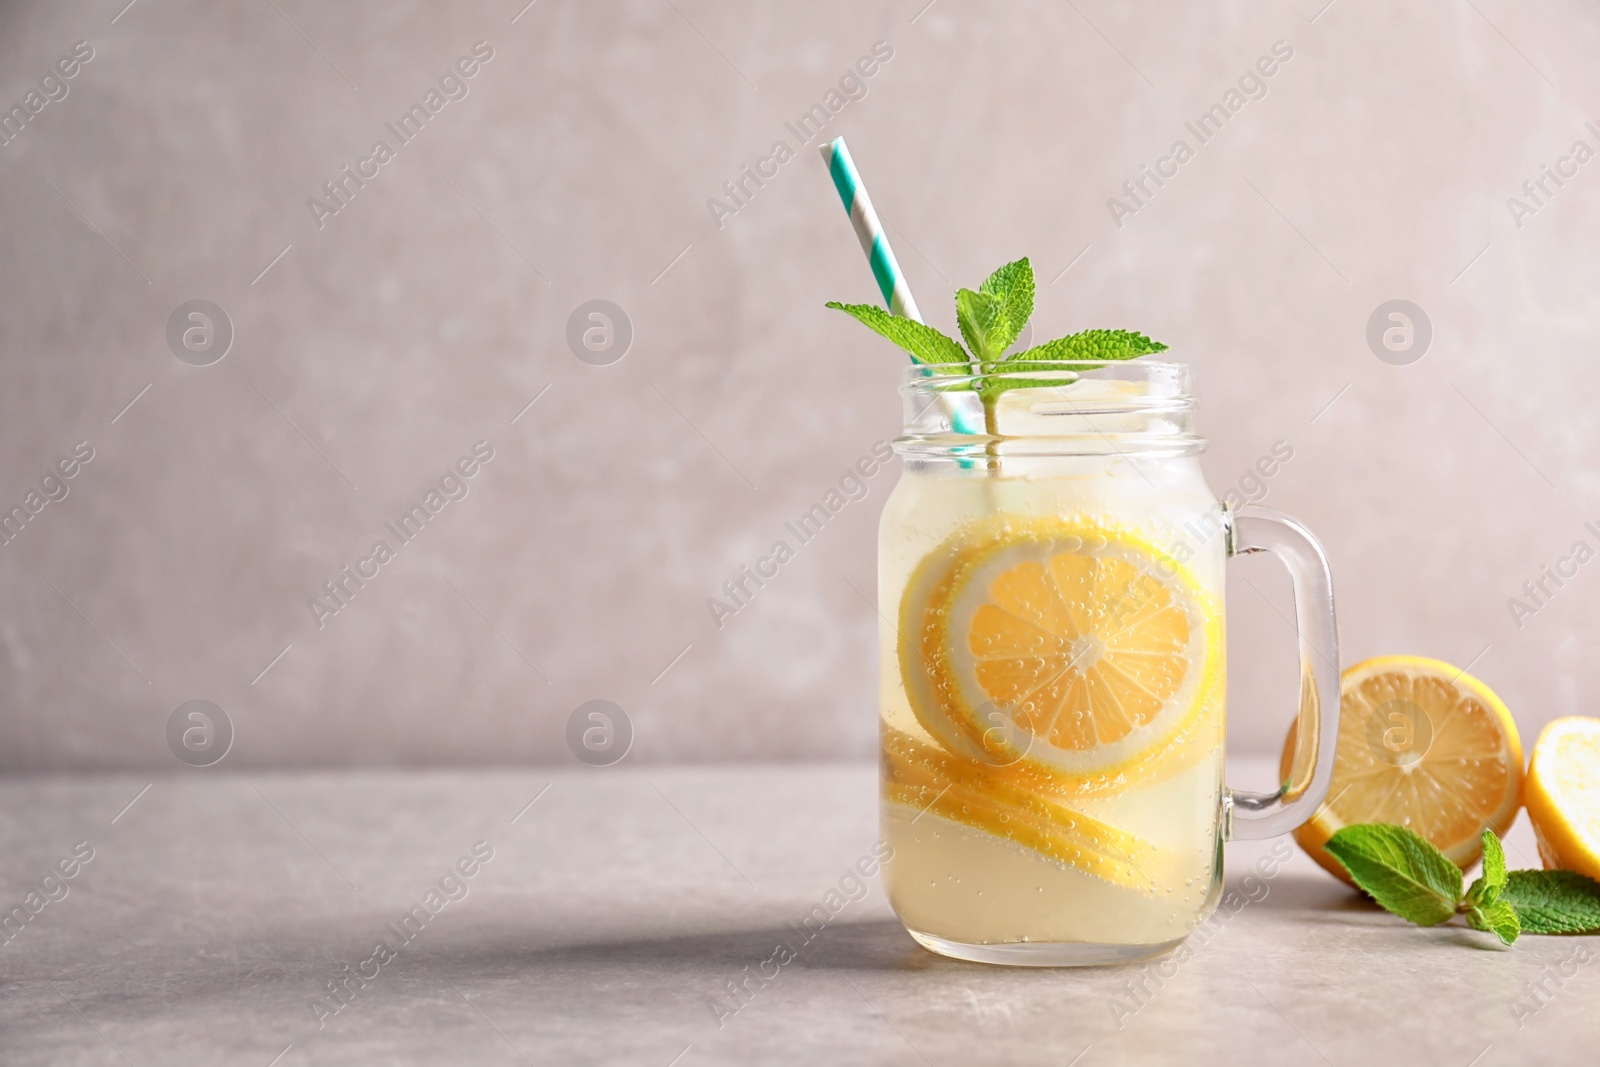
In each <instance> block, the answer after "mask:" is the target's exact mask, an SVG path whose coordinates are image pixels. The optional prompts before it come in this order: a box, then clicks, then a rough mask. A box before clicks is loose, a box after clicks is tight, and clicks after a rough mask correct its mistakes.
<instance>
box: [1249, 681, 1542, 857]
mask: <svg viewBox="0 0 1600 1067" xmlns="http://www.w3.org/2000/svg"><path fill="white" fill-rule="evenodd" d="M1339 683H1340V684H1339V690H1340V695H1339V743H1338V748H1337V750H1336V751H1335V753H1334V761H1333V784H1332V785H1331V786H1330V787H1329V789H1328V799H1327V800H1325V801H1324V802H1323V804H1322V807H1321V808H1319V809H1318V810H1317V813H1316V814H1315V815H1313V816H1312V817H1311V818H1310V820H1309V821H1307V822H1306V823H1305V824H1304V825H1303V826H1301V827H1300V828H1299V829H1297V830H1296V831H1295V832H1294V836H1295V840H1296V841H1298V842H1299V843H1300V847H1301V848H1303V849H1305V851H1306V853H1307V854H1308V855H1309V856H1310V857H1311V858H1312V859H1314V860H1316V861H1317V862H1318V863H1320V864H1321V865H1322V866H1323V867H1325V868H1326V869H1327V870H1328V871H1330V872H1332V873H1333V874H1334V875H1335V876H1337V877H1338V878H1340V879H1342V880H1343V881H1345V882H1350V876H1349V874H1348V873H1347V872H1346V871H1345V869H1344V867H1343V866H1341V865H1340V863H1339V861H1338V860H1336V859H1334V858H1333V857H1332V856H1330V855H1329V854H1328V853H1327V852H1326V851H1325V850H1324V848H1323V846H1324V845H1325V844H1327V841H1328V838H1330V837H1332V836H1333V835H1334V834H1335V833H1337V832H1338V831H1339V830H1340V829H1341V828H1343V827H1345V826H1349V825H1351V824H1352V823H1363V822H1387V823H1395V824H1396V825H1399V826H1404V827H1407V828H1408V829H1411V830H1414V831H1416V832H1417V833H1418V834H1421V835H1422V836H1423V837H1425V838H1427V839H1428V840H1429V841H1431V842H1433V844H1435V845H1437V846H1438V848H1439V849H1440V851H1442V852H1443V853H1444V854H1445V855H1446V856H1449V857H1450V859H1451V860H1452V861H1454V862H1455V864H1456V865H1457V866H1458V867H1460V868H1461V869H1462V870H1466V869H1467V868H1468V867H1471V866H1472V865H1473V864H1474V863H1476V862H1477V861H1478V859H1479V857H1480V856H1481V855H1482V854H1483V840H1482V839H1483V831H1484V830H1485V829H1490V830H1493V831H1494V832H1495V833H1496V834H1497V835H1500V836H1502V837H1503V836H1504V835H1505V832H1506V830H1508V829H1509V828H1510V827H1511V823H1512V821H1513V820H1515V819H1516V817H1517V809H1518V808H1519V807H1520V806H1521V803H1522V743H1521V741H1519V740H1518V738H1517V724H1516V723H1515V722H1514V721H1513V720H1512V718H1511V713H1510V712H1509V711H1507V710H1506V706H1505V705H1504V704H1503V703H1501V701H1500V698H1499V697H1497V696H1495V695H1494V692H1493V691H1492V690H1490V688H1489V687H1488V686H1486V685H1484V684H1483V683H1482V682H1480V681H1478V679H1476V678H1474V677H1473V676H1472V675H1470V674H1467V673H1466V672H1464V671H1461V670H1458V669H1456V668H1455V667H1452V666H1450V664H1448V663H1443V662H1440V661H1439V660H1436V659H1423V658H1422V657H1420V656H1379V657H1378V658H1376V659H1369V660H1366V661H1364V662H1362V663H1357V664H1356V665H1355V666H1353V667H1350V668H1349V669H1347V670H1346V671H1345V672H1344V673H1343V674H1342V675H1340V679H1339ZM1294 750H1295V734H1294V730H1293V729H1292V728H1291V729H1290V731H1289V738H1288V741H1287V742H1286V743H1285V744H1284V749H1283V761H1282V763H1281V764H1280V768H1279V769H1280V773H1282V774H1283V775H1285V776H1287V775H1288V773H1289V767H1290V764H1291V762H1292V761H1293V758H1294ZM1351 884H1354V883H1351Z"/></svg>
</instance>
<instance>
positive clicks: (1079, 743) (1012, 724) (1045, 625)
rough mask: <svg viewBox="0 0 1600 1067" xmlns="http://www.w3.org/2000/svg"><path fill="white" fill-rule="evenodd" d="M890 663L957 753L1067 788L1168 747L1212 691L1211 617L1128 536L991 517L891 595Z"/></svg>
mask: <svg viewBox="0 0 1600 1067" xmlns="http://www.w3.org/2000/svg"><path fill="white" fill-rule="evenodd" d="M900 615H901V627H900V632H901V641H900V650H899V652H900V657H899V658H900V671H901V677H902V678H903V679H904V682H905V688H906V693H907V696H908V697H909V699H910V703H911V707H912V710H913V711H914V712H915V713H916V716H917V719H918V721H919V722H920V723H921V724H922V726H923V727H924V728H925V729H926V730H927V731H928V733H929V734H931V735H932V736H933V737H934V739H935V740H937V741H938V742H939V743H940V744H941V745H943V746H944V747H945V748H946V749H948V750H949V751H951V752H952V753H956V754H959V755H961V756H965V757H967V758H969V759H970V760H973V761H976V762H978V763H981V764H987V765H989V766H991V767H999V768H1007V767H1011V766H1013V765H1021V764H1026V765H1027V766H1029V767H1032V768H1037V769H1039V770H1042V771H1044V772H1046V773H1049V774H1052V775H1057V776H1060V775H1065V776H1069V777H1070V778H1072V779H1075V780H1078V781H1089V780H1091V779H1098V780H1101V781H1104V782H1110V781H1113V780H1116V781H1119V782H1120V784H1123V785H1125V784H1126V781H1125V779H1124V778H1123V776H1124V775H1126V774H1128V773H1133V772H1134V770H1135V768H1136V767H1138V766H1142V767H1144V768H1146V769H1148V768H1150V767H1153V766H1155V765H1156V763H1157V762H1159V759H1158V757H1159V756H1161V755H1162V754H1163V753H1166V752H1170V751H1171V750H1172V749H1173V748H1174V746H1176V745H1177V744H1178V743H1179V741H1180V740H1181V738H1182V737H1183V736H1184V735H1185V733H1186V732H1187V730H1186V728H1188V727H1191V726H1192V725H1193V724H1195V723H1196V722H1197V721H1198V720H1199V718H1200V712H1201V709H1202V708H1203V707H1204V706H1205V705H1206V702H1207V701H1208V700H1209V699H1213V698H1215V697H1216V695H1217V694H1219V693H1220V689H1221V677H1222V627H1221V624H1220V618H1219V613H1218V611H1217V610H1216V608H1215V607H1214V606H1213V605H1212V604H1211V602H1210V599H1209V598H1208V597H1207V596H1206V595H1205V593H1204V592H1203V591H1202V590H1201V588H1200V586H1199V585H1198V584H1197V583H1196V582H1195V580H1194V579H1193V578H1192V577H1191V576H1190V575H1189V574H1188V572H1187V571H1186V570H1185V568H1184V567H1183V566H1182V565H1181V564H1180V563H1179V562H1178V561H1176V560H1174V559H1172V558H1171V557H1169V556H1167V555H1166V554H1165V553H1163V552H1161V551H1160V550H1159V549H1157V548H1155V547H1154V546H1153V545H1151V544H1149V543H1148V542H1147V541H1145V540H1144V539H1143V538H1142V537H1140V536H1139V535H1138V534H1136V533H1133V532H1131V531H1128V530H1123V529H1119V528H1115V527H1111V526H1107V525H1101V524H1098V523H1091V522H1081V523H1074V522H1070V521H1065V520H1061V519H1053V518H1050V519H1035V520H1016V519H1009V520H1005V521H1001V520H995V521H992V522H989V523H987V524H980V525H978V526H977V527H974V528H969V529H968V530H965V531H962V532H961V533H959V534H957V535H956V536H955V537H952V538H951V539H950V540H949V541H947V542H946V543H945V545H944V546H942V547H941V548H940V549H938V550H936V551H934V552H933V553H931V554H930V555H929V556H928V557H927V558H926V559H924V560H923V562H922V563H921V565H920V566H919V568H918V570H917V572H916V573H915V574H913V576H912V578H911V581H910V582H909V583H908V584H907V587H906V593H905V597H904V599H903V601H902V603H901V612H900Z"/></svg>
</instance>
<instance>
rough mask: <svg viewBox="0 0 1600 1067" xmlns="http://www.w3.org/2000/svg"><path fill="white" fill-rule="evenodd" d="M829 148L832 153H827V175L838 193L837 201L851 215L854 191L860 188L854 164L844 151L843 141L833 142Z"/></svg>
mask: <svg viewBox="0 0 1600 1067" xmlns="http://www.w3.org/2000/svg"><path fill="white" fill-rule="evenodd" d="M831 147H832V149H833V151H831V152H829V153H828V174H829V175H830V176H832V178H833V187H834V188H835V189H837V190H838V191H839V199H840V200H842V201H844V209H845V211H847V212H850V213H852V214H853V213H854V212H855V207H856V189H857V188H859V187H860V185H861V179H860V178H859V177H858V176H857V175H856V168H855V164H854V163H852V162H851V161H850V153H849V152H847V151H845V147H844V141H843V140H838V141H835V142H833V145H832V146H831Z"/></svg>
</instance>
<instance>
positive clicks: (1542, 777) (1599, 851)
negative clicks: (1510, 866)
mask: <svg viewBox="0 0 1600 1067" xmlns="http://www.w3.org/2000/svg"><path fill="white" fill-rule="evenodd" d="M1528 819H1529V821H1530V822H1532V823H1533V832H1534V836H1535V837H1536V838H1538V841H1539V858H1540V859H1542V860H1544V865H1545V867H1546V868H1550V869H1556V868H1559V869H1562V870H1568V871H1577V872H1578V873H1579V874H1587V875H1588V876H1589V877H1590V878H1595V879H1600V719H1585V718H1579V717H1577V716H1573V717H1571V718H1566V719H1557V720H1556V721H1555V722H1553V723H1551V724H1550V725H1549V726H1546V727H1545V728H1544V732H1543V733H1541V734H1540V735H1539V743H1538V744H1536V745H1534V746H1533V760H1532V761H1531V762H1530V763H1529V764H1528Z"/></svg>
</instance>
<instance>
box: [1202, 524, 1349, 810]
mask: <svg viewBox="0 0 1600 1067" xmlns="http://www.w3.org/2000/svg"><path fill="white" fill-rule="evenodd" d="M1252 552H1271V553H1272V554H1273V555H1274V556H1277V557H1278V559H1280V560H1281V561H1282V562H1283V565H1284V566H1285V567H1287V568H1288V570H1289V577H1290V578H1291V579H1292V580H1293V582H1294V613H1295V628H1296V629H1297V630H1298V631H1299V632H1300V712H1299V716H1298V718H1297V719H1296V720H1295V738H1296V741H1295V751H1294V762H1293V763H1292V764H1291V766H1290V769H1289V774H1288V776H1287V780H1286V781H1284V783H1283V784H1282V785H1281V786H1279V787H1278V789H1277V791H1276V792H1273V793H1249V792H1245V791H1244V790H1241V789H1230V790H1228V791H1227V793H1226V800H1225V804H1226V806H1227V816H1228V817H1227V819H1226V822H1225V824H1224V825H1225V827H1226V833H1227V836H1228V838H1229V839H1231V840H1240V841H1249V840H1257V839H1260V838H1264V837H1277V836H1278V835H1279V834H1285V833H1288V832H1289V831H1290V830H1293V829H1294V828H1295V827H1297V826H1299V825H1300V824H1301V823H1303V822H1305V821H1306V820H1307V819H1309V818H1311V816H1312V814H1313V813H1314V812H1315V811H1316V810H1317V808H1318V807H1319V806H1320V805H1321V804H1322V801H1323V799H1324V798H1326V797H1327V795H1328V784H1329V782H1330V781H1331V780H1332V778H1333V756H1334V750H1335V748H1336V747H1337V744H1338V740H1339V631H1338V629H1337V628H1336V626H1335V624H1334V616H1333V576H1332V575H1331V574H1330V573H1329V571H1328V557H1327V556H1326V555H1324V554H1323V551H1322V546H1321V545H1319V544H1318V543H1317V539H1316V538H1315V537H1313V536H1311V531H1309V530H1307V529H1306V528H1305V527H1304V526H1302V525H1300V524H1299V523H1298V522H1296V521H1295V520H1294V519H1291V518H1290V517H1289V516H1287V515H1285V514H1283V513H1282V512H1278V511H1273V510H1271V509H1270V508H1257V507H1246V508H1241V509H1239V510H1238V511H1236V512H1232V513H1231V515H1230V527H1229V539H1228V555H1229V556H1243V555H1248V554H1250V553H1252Z"/></svg>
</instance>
